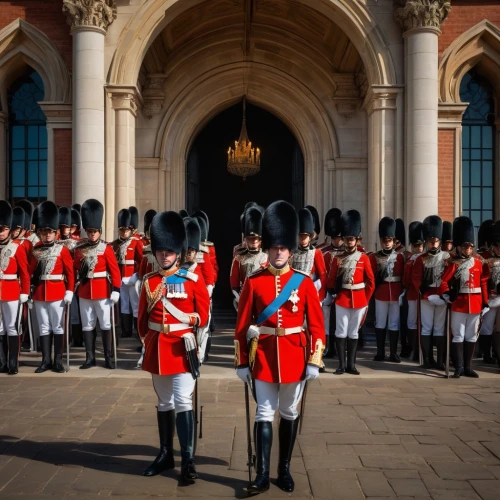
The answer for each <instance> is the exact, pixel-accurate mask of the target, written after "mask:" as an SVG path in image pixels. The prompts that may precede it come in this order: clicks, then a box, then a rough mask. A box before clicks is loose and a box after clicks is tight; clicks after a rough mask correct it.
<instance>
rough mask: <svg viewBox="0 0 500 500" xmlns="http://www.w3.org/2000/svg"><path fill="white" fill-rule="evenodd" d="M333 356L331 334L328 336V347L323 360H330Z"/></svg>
mask: <svg viewBox="0 0 500 500" xmlns="http://www.w3.org/2000/svg"><path fill="white" fill-rule="evenodd" d="M331 354H332V340H331V336H330V334H328V335H326V346H325V350H324V351H323V358H330V357H331Z"/></svg>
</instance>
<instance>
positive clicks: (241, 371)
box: [236, 366, 252, 385]
mask: <svg viewBox="0 0 500 500" xmlns="http://www.w3.org/2000/svg"><path fill="white" fill-rule="evenodd" d="M236 375H238V377H239V378H240V380H241V381H242V382H243V383H245V384H249V385H250V381H251V380H252V375H251V374H250V368H248V366H245V367H244V368H236Z"/></svg>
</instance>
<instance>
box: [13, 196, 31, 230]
mask: <svg viewBox="0 0 500 500" xmlns="http://www.w3.org/2000/svg"><path fill="white" fill-rule="evenodd" d="M17 206H18V207H21V208H22V209H23V210H24V213H25V222H24V224H25V225H24V228H25V229H28V230H29V229H31V224H32V222H31V219H32V218H33V212H34V207H33V203H31V201H29V200H19V201H18V202H17Z"/></svg>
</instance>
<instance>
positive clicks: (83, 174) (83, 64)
mask: <svg viewBox="0 0 500 500" xmlns="http://www.w3.org/2000/svg"><path fill="white" fill-rule="evenodd" d="M63 12H64V13H65V14H66V17H67V21H68V24H69V25H70V26H71V34H72V35H73V202H74V203H83V202H84V201H85V200H86V199H88V198H96V199H98V200H99V201H101V202H102V203H104V202H105V189H104V186H105V177H104V157H105V155H104V88H103V86H104V81H105V76H104V38H105V36H106V33H107V31H108V27H109V25H110V24H111V23H112V22H113V21H114V19H115V18H116V6H115V1H114V0H85V2H82V1H81V0H63Z"/></svg>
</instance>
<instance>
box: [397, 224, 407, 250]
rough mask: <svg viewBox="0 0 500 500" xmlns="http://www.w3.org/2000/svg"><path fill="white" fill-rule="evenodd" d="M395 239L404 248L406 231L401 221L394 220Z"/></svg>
mask: <svg viewBox="0 0 500 500" xmlns="http://www.w3.org/2000/svg"><path fill="white" fill-rule="evenodd" d="M396 239H397V240H398V241H399V242H400V243H401V245H403V246H406V230H405V223H404V221H403V219H396Z"/></svg>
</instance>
